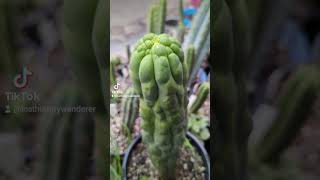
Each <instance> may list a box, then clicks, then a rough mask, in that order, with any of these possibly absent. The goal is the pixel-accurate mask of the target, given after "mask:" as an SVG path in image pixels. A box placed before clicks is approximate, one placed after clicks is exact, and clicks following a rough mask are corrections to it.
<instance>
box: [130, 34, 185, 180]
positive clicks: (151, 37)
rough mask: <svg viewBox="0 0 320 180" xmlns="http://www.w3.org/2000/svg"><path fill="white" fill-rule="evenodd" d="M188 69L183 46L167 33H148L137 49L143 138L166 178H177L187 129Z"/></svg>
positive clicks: (133, 71) (135, 77)
mask: <svg viewBox="0 0 320 180" xmlns="http://www.w3.org/2000/svg"><path fill="white" fill-rule="evenodd" d="M186 71H187V66H186V63H185V61H184V53H183V51H182V49H181V45H180V43H179V42H178V41H177V40H176V39H175V38H172V37H170V36H169V35H166V34H161V35H155V34H147V35H145V36H144V37H143V38H141V39H140V40H139V41H138V43H137V45H136V46H135V48H134V51H133V55H132V58H131V61H130V77H131V79H132V81H133V84H134V88H135V91H136V92H137V93H139V94H140V97H141V98H140V115H141V117H142V119H143V121H142V129H143V130H142V137H143V142H144V143H145V144H146V146H147V149H148V152H149V156H150V158H151V161H152V163H153V165H154V166H155V167H156V168H157V169H158V171H159V174H160V175H161V177H162V178H163V179H175V169H176V161H177V158H178V157H179V151H180V147H181V145H182V144H183V141H184V138H185V132H186V128H187V123H186V122H187V119H186V118H187V109H186V108H187V101H188V100H187V94H186V93H187V92H186V83H187V74H186Z"/></svg>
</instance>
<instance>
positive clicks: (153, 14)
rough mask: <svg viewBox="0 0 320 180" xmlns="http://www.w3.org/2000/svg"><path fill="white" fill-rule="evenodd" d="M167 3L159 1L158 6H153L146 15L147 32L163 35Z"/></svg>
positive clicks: (163, 0)
mask: <svg viewBox="0 0 320 180" xmlns="http://www.w3.org/2000/svg"><path fill="white" fill-rule="evenodd" d="M166 8H167V1H166V0H160V3H159V4H155V5H153V6H152V7H151V8H150V11H149V14H148V32H149V33H155V34H161V33H164V30H165V28H164V25H165V21H166Z"/></svg>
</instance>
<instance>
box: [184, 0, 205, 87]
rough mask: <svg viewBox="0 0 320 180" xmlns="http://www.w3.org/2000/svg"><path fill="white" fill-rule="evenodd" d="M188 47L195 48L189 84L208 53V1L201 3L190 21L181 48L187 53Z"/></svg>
mask: <svg viewBox="0 0 320 180" xmlns="http://www.w3.org/2000/svg"><path fill="white" fill-rule="evenodd" d="M190 45H193V46H194V48H195V60H194V66H192V68H191V69H190V72H189V73H190V78H189V84H190V83H191V81H192V79H193V78H194V77H195V76H196V74H197V71H198V69H199V68H200V66H201V63H202V62H203V61H204V60H205V58H206V57H207V56H208V54H209V52H210V0H204V1H203V2H202V3H201V6H200V8H199V10H198V13H197V14H196V16H195V17H194V19H193V20H192V27H191V29H190V32H189V33H188V34H187V36H186V38H185V40H184V42H183V45H182V47H183V49H184V50H186V51H187V49H188V47H189V46H190Z"/></svg>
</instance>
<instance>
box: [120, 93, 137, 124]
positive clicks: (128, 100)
mask: <svg viewBox="0 0 320 180" xmlns="http://www.w3.org/2000/svg"><path fill="white" fill-rule="evenodd" d="M122 112H123V114H122V123H123V124H125V125H126V126H127V127H128V128H129V130H132V129H133V126H134V123H135V120H136V118H137V117H138V114H139V97H136V96H135V92H134V89H133V88H129V89H128V90H127V91H126V92H125V93H124V97H123V98H122Z"/></svg>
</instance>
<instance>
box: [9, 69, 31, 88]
mask: <svg viewBox="0 0 320 180" xmlns="http://www.w3.org/2000/svg"><path fill="white" fill-rule="evenodd" d="M31 75H32V72H31V71H29V70H28V68H27V67H26V66H23V68H22V73H21V74H17V75H16V76H15V77H14V79H13V84H14V86H15V87H17V88H19V89H22V88H25V87H27V85H28V81H29V76H31Z"/></svg>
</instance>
